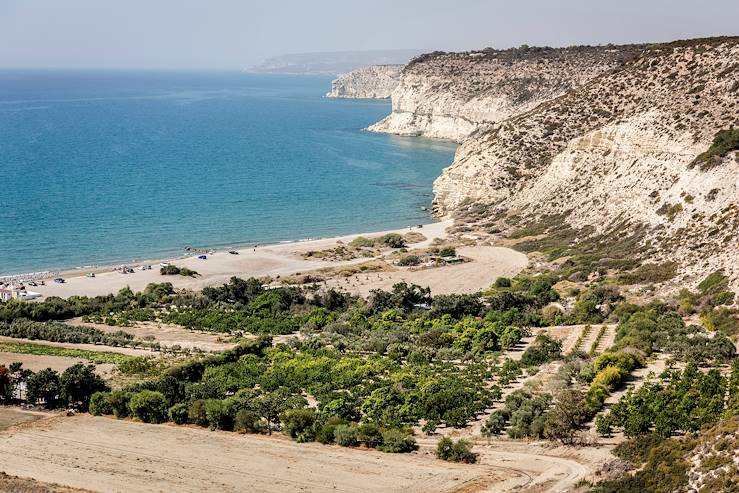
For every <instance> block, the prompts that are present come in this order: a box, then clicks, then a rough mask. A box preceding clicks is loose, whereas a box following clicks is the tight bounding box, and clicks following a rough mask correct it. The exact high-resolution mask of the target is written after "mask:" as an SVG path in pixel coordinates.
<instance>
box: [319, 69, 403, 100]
mask: <svg viewBox="0 0 739 493" xmlns="http://www.w3.org/2000/svg"><path fill="white" fill-rule="evenodd" d="M402 70H403V65H370V66H369V67H363V68H360V69H357V70H352V71H351V72H349V73H346V74H342V75H340V76H339V77H338V78H337V79H336V80H334V81H333V82H331V91H330V92H329V93H328V94H326V97H328V98H351V99H387V98H389V97H390V94H391V93H392V92H393V90H394V89H395V88H396V87H397V85H398V82H399V81H400V72H401V71H402Z"/></svg>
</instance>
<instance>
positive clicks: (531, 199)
mask: <svg viewBox="0 0 739 493" xmlns="http://www.w3.org/2000/svg"><path fill="white" fill-rule="evenodd" d="M733 127H739V38H714V39H704V40H691V41H683V42H675V43H670V44H663V45H654V46H650V47H648V48H646V49H644V50H643V52H642V53H641V54H640V55H639V56H637V57H635V58H633V59H631V60H629V61H626V62H625V63H624V64H623V65H622V66H620V67H619V68H617V69H614V70H610V71H607V72H603V73H602V74H601V75H600V76H599V77H591V78H590V80H589V81H586V82H584V83H582V84H579V85H578V86H577V87H574V88H571V89H570V90H568V91H566V93H565V94H563V95H562V96H560V97H558V98H554V99H550V100H548V101H545V102H543V103H541V104H539V105H538V106H536V107H535V108H533V109H530V110H529V111H527V112H524V113H521V114H518V115H515V116H511V117H508V118H507V119H503V120H501V121H498V122H496V123H492V124H489V125H485V126H483V127H480V128H478V129H477V130H476V131H475V132H474V133H473V134H472V135H471V137H470V138H468V139H467V140H466V141H465V142H464V144H463V145H462V146H461V147H460V149H459V150H458V152H457V154H456V157H455V160H454V163H453V164H452V166H450V167H449V168H447V169H446V170H444V172H443V174H442V176H440V177H439V178H438V179H437V180H436V182H435V184H434V192H435V194H436V199H435V211H436V212H437V213H438V214H440V215H446V214H450V213H453V214H456V215H457V216H458V217H460V220H461V221H462V222H464V223H466V225H465V229H467V230H469V231H476V232H477V233H479V234H492V235H500V234H506V232H511V231H513V230H515V229H517V228H521V227H522V226H523V225H531V224H537V223H539V224H544V223H547V224H549V228H544V229H542V231H548V232H550V233H551V232H552V231H553V229H552V227H556V228H560V229H561V228H564V227H566V228H572V230H573V231H577V232H578V233H577V240H578V241H580V240H582V239H583V238H584V237H586V236H587V235H593V234H605V233H609V234H616V235H620V236H621V237H623V236H626V235H628V234H629V233H630V232H633V231H639V232H640V233H639V238H640V245H642V246H644V247H645V248H646V249H648V251H649V256H648V259H649V261H652V262H667V261H669V262H677V263H678V264H679V266H680V269H679V272H680V274H681V275H680V277H679V278H678V281H679V283H682V284H685V285H689V284H691V283H695V282H697V281H699V280H700V279H701V278H702V277H704V276H705V275H706V274H707V273H709V272H712V271H715V270H719V269H722V270H724V272H725V273H726V274H727V275H729V277H730V278H731V279H732V280H733V285H734V287H739V246H738V245H739V151H737V147H739V145H737V142H739V130H732V129H733ZM732 142H733V144H732ZM705 152H708V154H702V153H705ZM711 155H712V157H711ZM552 218H557V221H553V220H552ZM572 240H573V241H574V240H575V238H573V239H572Z"/></svg>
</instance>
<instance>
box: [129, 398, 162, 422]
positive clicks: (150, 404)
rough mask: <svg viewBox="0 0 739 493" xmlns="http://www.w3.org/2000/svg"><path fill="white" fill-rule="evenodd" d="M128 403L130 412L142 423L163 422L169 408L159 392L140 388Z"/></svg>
mask: <svg viewBox="0 0 739 493" xmlns="http://www.w3.org/2000/svg"><path fill="white" fill-rule="evenodd" d="M128 405H129V407H130V408H131V414H133V416H135V417H137V418H139V419H140V420H141V421H143V422H144V423H163V422H164V421H166V420H167V413H168V411H169V408H168V406H167V399H165V398H164V396H163V395H162V394H161V392H156V391H153V390H142V391H141V392H139V393H137V394H134V395H133V396H132V397H131V401H130V402H129V404H128Z"/></svg>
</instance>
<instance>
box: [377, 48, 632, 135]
mask: <svg viewBox="0 0 739 493" xmlns="http://www.w3.org/2000/svg"><path fill="white" fill-rule="evenodd" d="M640 48H641V47H639V46H621V47H576V48H562V49H553V48H517V49H511V50H505V51H498V50H484V51H479V52H469V53H433V54H430V55H423V56H421V57H418V58H415V59H414V60H412V61H411V62H410V63H409V64H408V65H407V66H406V68H405V69H404V70H403V73H402V75H401V79H400V84H399V85H398V87H397V88H396V89H395V90H394V91H393V94H392V104H393V109H392V114H390V116H388V117H387V118H385V119H384V120H382V121H381V122H379V123H376V124H375V125H372V126H371V127H369V129H368V130H371V131H375V132H387V133H393V134H398V135H419V136H425V137H435V138H443V139H451V140H455V141H458V142H461V141H462V140H464V139H465V138H466V137H467V136H469V135H470V134H471V133H472V132H474V131H475V130H476V129H477V128H479V127H480V126H484V125H487V124H491V123H494V122H499V121H502V120H505V119H507V118H510V117H512V116H515V115H519V114H521V113H524V112H526V111H529V110H531V109H533V108H535V107H536V106H538V105H539V104H541V103H542V102H544V101H548V100H550V99H553V98H555V97H557V96H560V95H562V94H565V93H566V92H568V91H570V90H572V89H573V88H575V87H577V86H580V85H582V84H584V83H586V82H588V81H589V80H591V79H593V78H594V77H597V76H598V75H600V74H603V73H605V72H607V71H609V70H613V69H615V68H617V67H618V66H620V65H621V64H622V63H623V61H624V60H626V59H628V58H630V57H632V56H634V55H635V54H636V53H638V51H639V49H640Z"/></svg>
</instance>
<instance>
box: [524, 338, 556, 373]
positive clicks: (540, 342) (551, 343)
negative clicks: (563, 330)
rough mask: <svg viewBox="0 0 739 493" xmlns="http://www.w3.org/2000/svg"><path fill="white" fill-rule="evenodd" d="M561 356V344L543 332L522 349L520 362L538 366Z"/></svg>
mask: <svg viewBox="0 0 739 493" xmlns="http://www.w3.org/2000/svg"><path fill="white" fill-rule="evenodd" d="M561 356H562V344H561V343H560V342H559V341H557V340H555V339H552V338H551V337H549V336H547V335H545V334H539V335H538V336H536V339H534V343H533V344H532V345H531V346H529V347H528V348H527V349H526V351H524V353H523V356H521V364H522V365H524V366H539V365H541V364H543V363H547V362H549V361H552V360H555V359H558V358H560V357H561Z"/></svg>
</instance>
